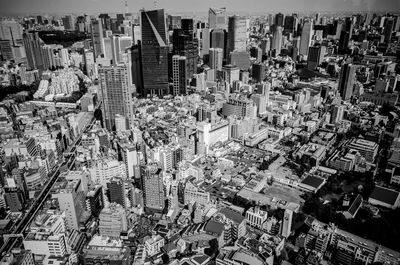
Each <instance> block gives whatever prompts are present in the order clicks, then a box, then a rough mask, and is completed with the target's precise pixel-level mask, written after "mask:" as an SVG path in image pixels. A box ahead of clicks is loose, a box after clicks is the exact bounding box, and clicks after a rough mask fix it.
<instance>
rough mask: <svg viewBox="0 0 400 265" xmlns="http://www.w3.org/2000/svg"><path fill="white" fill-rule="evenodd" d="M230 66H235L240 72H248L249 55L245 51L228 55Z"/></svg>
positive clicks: (237, 51)
mask: <svg viewBox="0 0 400 265" xmlns="http://www.w3.org/2000/svg"><path fill="white" fill-rule="evenodd" d="M230 64H231V65H235V66H237V67H238V68H239V69H240V70H245V71H247V70H249V68H250V55H249V53H248V52H246V51H239V50H236V51H233V52H231V53H230Z"/></svg>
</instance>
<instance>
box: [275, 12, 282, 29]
mask: <svg viewBox="0 0 400 265" xmlns="http://www.w3.org/2000/svg"><path fill="white" fill-rule="evenodd" d="M283 18H284V15H283V14H282V13H278V14H276V16H275V23H274V24H275V26H279V27H283V21H284V20H283Z"/></svg>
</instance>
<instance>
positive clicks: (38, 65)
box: [23, 32, 44, 70]
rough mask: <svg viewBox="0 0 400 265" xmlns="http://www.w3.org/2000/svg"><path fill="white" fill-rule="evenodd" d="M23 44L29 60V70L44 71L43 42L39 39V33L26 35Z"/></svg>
mask: <svg viewBox="0 0 400 265" xmlns="http://www.w3.org/2000/svg"><path fill="white" fill-rule="evenodd" d="M23 42H24V46H25V51H26V58H27V60H28V68H30V69H39V70H44V64H43V56H42V48H41V46H42V44H41V42H42V40H41V39H40V38H39V33H38V32H34V33H24V35H23Z"/></svg>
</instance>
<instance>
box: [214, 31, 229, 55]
mask: <svg viewBox="0 0 400 265" xmlns="http://www.w3.org/2000/svg"><path fill="white" fill-rule="evenodd" d="M227 40H228V38H227V33H226V30H223V29H213V30H212V31H211V32H210V48H221V49H222V50H223V53H222V54H223V57H224V59H226V57H227V52H226V51H227Z"/></svg>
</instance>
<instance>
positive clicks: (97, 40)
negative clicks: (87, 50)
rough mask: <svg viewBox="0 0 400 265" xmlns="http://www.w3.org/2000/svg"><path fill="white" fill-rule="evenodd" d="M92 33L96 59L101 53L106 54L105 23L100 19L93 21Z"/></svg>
mask: <svg viewBox="0 0 400 265" xmlns="http://www.w3.org/2000/svg"><path fill="white" fill-rule="evenodd" d="M90 25H91V31H90V32H91V35H92V45H93V54H94V59H95V60H96V59H97V58H98V57H99V56H100V55H102V54H104V44H103V25H102V22H101V20H100V19H95V20H92V21H91V24H90Z"/></svg>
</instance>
